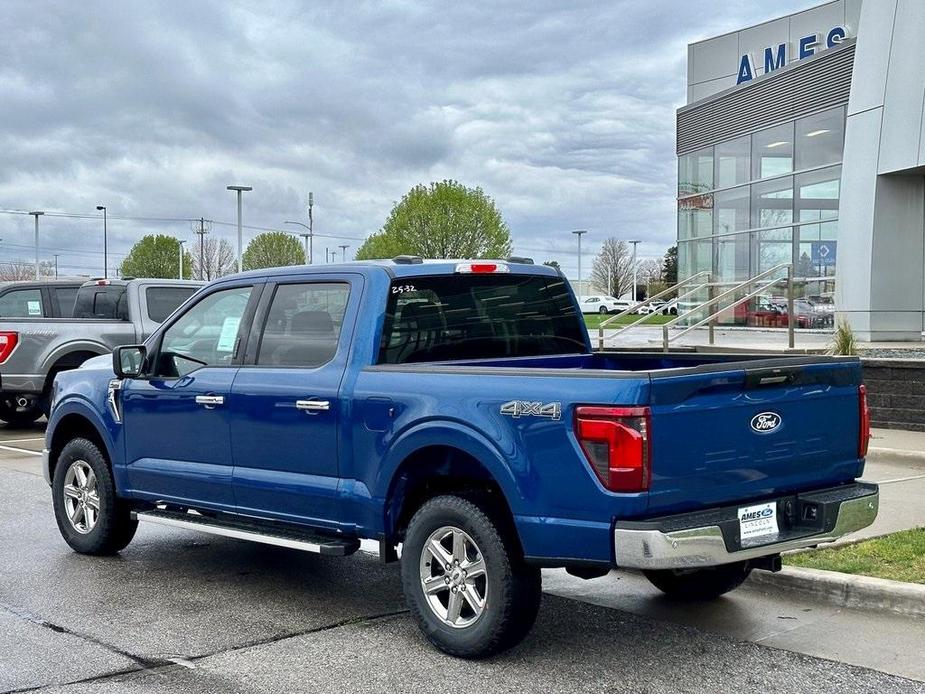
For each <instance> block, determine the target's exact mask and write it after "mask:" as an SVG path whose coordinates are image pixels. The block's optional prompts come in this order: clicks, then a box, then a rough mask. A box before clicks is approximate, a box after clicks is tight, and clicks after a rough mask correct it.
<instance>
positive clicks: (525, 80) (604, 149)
mask: <svg viewBox="0 0 925 694" xmlns="http://www.w3.org/2000/svg"><path fill="white" fill-rule="evenodd" d="M811 4H814V3H812V2H811V1H810V0H788V1H785V2H781V3H779V4H778V6H776V7H775V8H773V12H774V13H776V14H783V13H785V12H788V11H791V10H793V9H798V8H802V7H806V6H808V5H811ZM767 18H768V12H767V11H765V10H762V9H760V8H757V7H753V6H751V5H750V4H746V3H740V2H735V1H734V0H716V1H712V0H702V1H701V2H679V1H676V0H649V1H647V2H635V1H630V0H624V1H622V2H620V1H614V2H610V3H606V4H605V3H599V2H593V1H592V0H585V1H583V2H582V1H576V2H573V3H568V4H564V3H558V2H552V1H545V0H544V1H539V2H532V3H519V2H493V3H465V4H464V3H456V4H447V3H412V2H400V1H392V2H368V3H351V4H343V3H310V2H298V1H296V0H292V1H280V2H273V3H259V4H257V5H254V4H253V3H243V2H230V3H229V2H218V1H214V2H213V1H210V0H199V1H197V2H193V3H189V2H181V1H180V0H175V1H171V2H158V3H151V2H120V3H104V2H84V3H57V2H50V1H49V2H41V1H36V0H22V1H21V2H19V1H17V0H8V1H7V2H4V3H2V4H0V22H2V25H3V26H4V27H5V29H6V31H5V32H4V33H5V39H4V42H3V43H2V44H0V99H2V107H0V208H3V209H19V210H28V209H34V208H40V209H47V210H59V211H68V212H82V213H87V214H94V213H95V210H94V208H95V206H96V205H97V204H100V203H103V204H106V205H108V207H109V210H110V213H111V214H112V215H113V216H114V217H115V218H114V219H113V221H112V225H111V236H112V244H111V246H112V248H113V252H114V254H120V253H124V252H126V251H127V249H128V248H129V247H130V245H131V243H132V242H133V241H134V240H136V239H137V238H138V237H139V236H140V235H142V234H143V233H148V232H152V231H159V232H163V233H172V234H176V235H180V236H181V237H184V238H192V235H191V232H190V230H189V228H188V224H186V223H183V222H173V223H171V222H153V221H151V222H138V221H126V220H119V219H116V218H117V217H120V216H123V217H125V216H150V217H165V218H185V217H198V216H200V215H203V216H206V217H207V218H214V219H219V220H225V221H232V220H233V216H234V200H233V197H232V195H231V194H230V193H228V192H226V191H225V186H226V185H228V184H230V183H244V184H248V185H252V186H253V187H254V191H253V192H252V193H249V194H247V197H246V210H245V217H246V218H245V222H246V223H248V224H253V225H256V226H263V227H279V226H281V225H282V222H283V221H284V220H287V219H304V217H305V204H306V200H307V192H308V191H309V190H313V191H314V192H315V201H316V208H315V212H316V214H315V218H316V231H318V232H319V233H321V234H330V235H332V236H337V237H343V238H330V239H323V238H320V239H319V240H318V242H317V243H316V252H318V249H321V251H320V253H322V254H323V249H324V247H325V245H329V246H331V247H333V246H335V245H336V244H338V243H350V244H351V245H352V246H353V248H356V246H357V245H359V243H360V241H359V240H358V239H360V238H362V237H364V236H365V235H366V234H368V233H370V232H371V231H374V230H376V229H377V228H378V227H379V225H380V224H381V223H382V221H383V220H384V219H385V217H386V215H387V214H388V211H389V208H390V206H391V204H392V203H393V202H394V201H396V200H398V199H399V198H400V197H401V195H402V194H403V193H404V192H405V191H406V190H407V189H408V188H409V187H410V186H412V185H414V184H415V183H418V182H427V181H431V180H439V179H442V178H456V179H458V180H460V181H462V182H464V183H466V184H468V185H479V186H481V187H482V188H483V189H485V191H486V192H488V193H489V194H490V195H492V196H494V197H495V199H496V200H497V202H498V204H499V205H500V207H501V209H502V211H503V212H504V214H505V217H506V218H507V220H508V222H509V224H510V226H511V228H512V230H513V232H514V239H515V249H516V250H517V251H518V252H521V253H524V254H528V255H533V256H535V257H537V258H538V259H539V260H545V259H547V258H558V259H559V260H560V262H562V264H563V266H564V267H565V268H566V269H567V270H572V269H573V268H574V266H575V264H576V263H575V261H576V258H575V253H574V248H573V245H574V244H573V238H572V237H570V235H568V234H567V233H566V232H567V231H568V230H570V229H574V228H587V229H589V230H590V231H591V233H590V234H589V235H588V236H587V237H586V239H587V241H588V242H589V246H590V247H591V251H589V253H590V252H593V247H594V245H595V244H597V243H600V241H602V240H603V239H604V238H606V237H607V236H611V235H614V236H618V237H622V238H630V237H635V238H640V239H643V240H644V244H643V245H642V246H641V252H642V253H643V254H645V255H660V254H661V253H662V252H663V251H664V249H665V248H666V247H667V246H668V245H670V244H671V243H672V242H673V240H674V234H675V232H674V228H675V217H674V192H675V190H674V189H675V158H674V153H673V147H674V110H675V108H676V107H677V106H678V105H680V104H681V103H682V101H683V98H684V71H685V60H686V44H687V43H688V42H689V41H692V40H696V39H698V38H702V37H705V36H709V35H712V34H716V33H720V32H722V31H726V30H729V29H733V28H736V27H738V26H744V25H747V24H751V23H754V22H757V21H761V20H764V19H767ZM31 221H32V220H31V218H29V217H24V216H12V215H0V238H2V239H3V240H2V242H0V260H4V259H9V258H11V257H23V258H27V257H31V251H29V248H28V246H29V244H31V242H32V241H31ZM100 226H101V225H100V223H99V221H98V220H96V219H70V218H61V217H46V218H44V219H43V220H42V230H43V231H42V243H41V245H42V246H43V250H42V255H43V257H50V256H51V254H52V253H58V254H60V255H61V259H60V261H61V264H62V267H63V268H64V267H66V268H68V269H72V270H74V271H77V270H83V271H87V272H98V271H99V269H101V250H102V248H101V247H102V239H101V233H100ZM215 233H218V234H223V235H227V236H228V238H231V237H232V235H233V229H232V228H231V227H225V226H217V227H216V229H215ZM251 233H254V232H251ZM322 257H323V255H322ZM117 260H118V257H117V258H116V262H117Z"/></svg>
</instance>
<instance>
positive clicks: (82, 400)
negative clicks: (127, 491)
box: [45, 394, 118, 474]
mask: <svg viewBox="0 0 925 694" xmlns="http://www.w3.org/2000/svg"><path fill="white" fill-rule="evenodd" d="M68 415H79V416H81V417H83V418H84V419H86V420H87V421H88V422H89V423H90V425H91V426H92V427H93V428H94V429H96V433H97V434H98V435H99V437H100V440H101V441H102V442H103V445H104V446H105V447H106V451H105V453H106V456H107V458H109V461H110V464H111V465H112V468H113V473H114V474H115V472H116V468H117V466H118V465H117V459H116V458H115V457H114V456H113V451H114V450H115V448H116V443H115V440H114V439H113V436H112V432H111V431H110V429H109V427H108V426H107V425H106V422H105V421H103V419H102V418H101V417H100V415H99V413H98V412H97V410H96V408H95V407H94V405H93V402H92V401H91V400H89V399H88V398H87V397H85V396H84V395H81V394H72V395H69V396H67V398H66V399H65V400H63V401H62V402H60V403H58V404H56V405H55V409H54V412H52V414H51V417H50V418H49V420H48V426H47V428H46V434H45V444H46V446H47V447H48V449H49V450H51V443H52V441H53V440H54V436H55V431H56V429H57V428H58V424H59V423H60V422H61V420H62V419H64V418H65V417H67V416H68Z"/></svg>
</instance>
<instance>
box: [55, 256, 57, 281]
mask: <svg viewBox="0 0 925 694" xmlns="http://www.w3.org/2000/svg"><path fill="white" fill-rule="evenodd" d="M55 279H58V254H57V253H55Z"/></svg>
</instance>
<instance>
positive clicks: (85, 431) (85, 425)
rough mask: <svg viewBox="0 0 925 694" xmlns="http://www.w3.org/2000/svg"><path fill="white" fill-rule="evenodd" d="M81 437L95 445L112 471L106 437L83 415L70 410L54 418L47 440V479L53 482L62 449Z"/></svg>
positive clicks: (110, 453)
mask: <svg viewBox="0 0 925 694" xmlns="http://www.w3.org/2000/svg"><path fill="white" fill-rule="evenodd" d="M78 437H83V438H86V439H88V440H90V441H92V442H93V443H95V444H96V445H97V446H98V447H99V448H100V450H101V451H102V452H103V454H104V455H105V456H106V459H107V461H108V462H109V467H110V469H112V446H111V442H110V441H109V439H108V437H107V436H106V435H105V434H104V433H103V432H102V431H101V430H100V428H99V427H98V426H97V425H96V424H95V423H94V422H93V421H92V420H91V419H90V418H89V417H88V416H87V415H86V414H84V413H82V412H79V411H75V410H72V411H70V412H68V413H66V414H63V415H61V416H60V418H56V421H55V424H54V429H53V430H52V432H51V436H50V437H49V440H48V478H49V480H53V479H54V477H55V467H56V466H57V464H58V456H60V455H61V451H62V449H63V448H64V447H65V446H66V445H67V443H68V441H71V440H73V439H75V438H78Z"/></svg>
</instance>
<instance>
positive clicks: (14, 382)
mask: <svg viewBox="0 0 925 694" xmlns="http://www.w3.org/2000/svg"><path fill="white" fill-rule="evenodd" d="M44 385H45V376H43V375H42V374H3V375H2V376H0V393H10V394H12V395H19V394H31V393H41V392H42V388H43V387H44Z"/></svg>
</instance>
